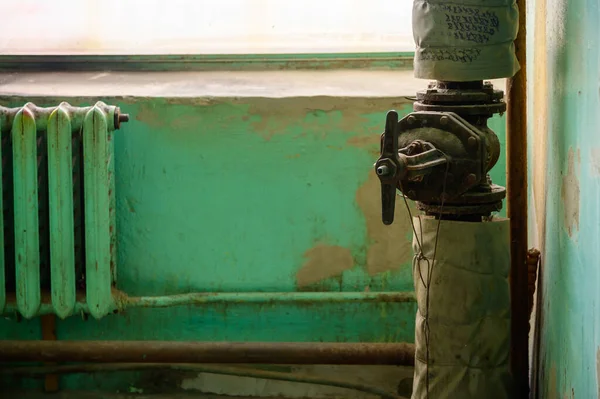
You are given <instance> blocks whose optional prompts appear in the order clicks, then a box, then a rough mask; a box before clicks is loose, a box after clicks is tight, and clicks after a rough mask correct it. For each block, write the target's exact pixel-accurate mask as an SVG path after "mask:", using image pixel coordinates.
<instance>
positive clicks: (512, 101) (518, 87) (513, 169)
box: [506, 0, 529, 398]
mask: <svg viewBox="0 0 600 399" xmlns="http://www.w3.org/2000/svg"><path fill="white" fill-rule="evenodd" d="M517 6H518V8H519V33H518V35H517V39H516V40H515V50H516V54H517V60H518V61H519V64H520V65H521V70H520V71H519V72H517V74H516V75H515V76H514V77H512V78H510V79H508V81H507V86H506V92H507V97H508V104H507V113H506V123H507V129H506V131H507V137H506V151H507V156H506V164H507V180H508V182H507V189H508V200H507V208H508V217H509V218H510V249H511V271H510V288H511V313H512V325H511V368H512V373H513V377H514V379H515V385H516V389H517V398H527V397H528V394H529V371H528V367H529V360H528V358H529V356H528V349H529V342H528V330H529V316H528V313H529V311H528V309H529V306H528V303H527V302H528V300H529V295H528V283H527V72H526V66H527V57H526V40H525V38H526V21H527V16H526V10H527V9H526V0H517Z"/></svg>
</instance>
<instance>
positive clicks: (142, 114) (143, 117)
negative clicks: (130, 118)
mask: <svg viewBox="0 0 600 399" xmlns="http://www.w3.org/2000/svg"><path fill="white" fill-rule="evenodd" d="M135 120H136V121H138V122H142V123H145V124H146V125H148V126H151V127H157V128H164V127H167V126H168V125H167V122H166V120H165V118H164V115H162V113H161V112H159V110H157V109H156V108H155V107H154V106H151V105H147V104H146V103H142V105H140V108H139V109H138V111H137V112H136V114H135Z"/></svg>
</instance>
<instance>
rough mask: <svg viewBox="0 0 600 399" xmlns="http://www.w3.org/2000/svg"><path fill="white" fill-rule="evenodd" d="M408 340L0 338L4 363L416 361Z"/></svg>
mask: <svg viewBox="0 0 600 399" xmlns="http://www.w3.org/2000/svg"><path fill="white" fill-rule="evenodd" d="M414 356H415V346H414V345H413V344H409V343H324V342H315V343H312V342H306V343H305V342H273V343H269V342H176V341H0V359H2V361H4V362H79V363H83V362H88V363H89V362H92V363H221V364H225V363H236V364H345V365H405V366H412V365H414Z"/></svg>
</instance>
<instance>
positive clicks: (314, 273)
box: [296, 244, 354, 288]
mask: <svg viewBox="0 0 600 399" xmlns="http://www.w3.org/2000/svg"><path fill="white" fill-rule="evenodd" d="M304 257H305V258H306V261H305V262H304V264H303V265H302V267H301V268H300V270H298V272H297V273H296V283H297V285H298V287H299V288H302V287H306V286H308V285H311V284H314V283H318V282H319V281H322V280H325V279H328V278H331V277H336V276H339V275H341V274H342V273H343V272H344V271H345V270H349V269H352V267H353V266H354V259H353V258H352V253H351V252H350V250H349V249H348V248H344V247H340V246H337V245H323V244H319V245H317V246H315V247H313V248H311V249H309V250H308V251H306V252H305V253H304Z"/></svg>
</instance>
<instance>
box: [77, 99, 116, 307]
mask: <svg viewBox="0 0 600 399" xmlns="http://www.w3.org/2000/svg"><path fill="white" fill-rule="evenodd" d="M108 134H109V133H108V124H107V121H106V116H105V114H104V112H103V111H102V110H101V109H100V108H99V107H97V106H95V107H94V108H92V109H91V110H90V111H89V112H88V113H87V115H86V116H85V119H84V122H83V174H84V197H85V198H84V204H85V205H84V212H85V255H86V256H85V258H86V300H87V303H88V306H89V309H90V314H91V315H92V316H93V317H95V318H97V319H99V318H101V317H103V316H105V315H106V314H108V312H109V311H110V308H111V305H112V295H111V280H112V278H111V271H110V259H111V256H110V255H111V247H110V234H111V232H110V210H109V205H110V200H109V191H110V184H109V180H108V179H109V176H108V171H109V166H110V165H109V164H110V158H109V157H110V154H109V145H108Z"/></svg>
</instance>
